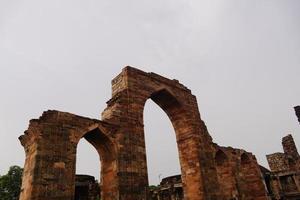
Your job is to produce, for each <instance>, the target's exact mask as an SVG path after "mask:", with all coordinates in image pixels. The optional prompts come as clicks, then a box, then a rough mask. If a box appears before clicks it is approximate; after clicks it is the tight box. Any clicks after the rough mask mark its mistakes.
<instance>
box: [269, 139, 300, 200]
mask: <svg viewBox="0 0 300 200" xmlns="http://www.w3.org/2000/svg"><path fill="white" fill-rule="evenodd" d="M282 146H283V150H284V153H274V154H271V155H267V160H268V163H269V166H270V169H271V172H269V173H268V176H269V178H268V180H267V181H266V184H267V186H268V188H269V190H270V193H271V197H272V199H274V200H280V199H289V200H297V199H300V157H299V154H298V151H297V148H296V145H295V142H294V140H293V137H292V136H291V135H287V136H285V137H283V138H282Z"/></svg>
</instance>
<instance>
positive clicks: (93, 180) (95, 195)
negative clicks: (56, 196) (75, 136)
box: [74, 137, 101, 200]
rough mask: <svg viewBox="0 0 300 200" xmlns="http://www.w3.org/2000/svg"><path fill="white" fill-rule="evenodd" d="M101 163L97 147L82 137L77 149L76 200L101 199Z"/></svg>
mask: <svg viewBox="0 0 300 200" xmlns="http://www.w3.org/2000/svg"><path fill="white" fill-rule="evenodd" d="M100 166H101V161H100V157H99V154H98V152H97V150H96V149H95V147H94V146H93V145H91V144H90V143H89V142H88V141H87V140H86V139H85V137H82V138H81V139H80V141H79V143H78V144H77V148H76V169H75V170H76V176H75V195H74V200H96V199H99V198H100V178H101V177H100V174H101V167H100Z"/></svg>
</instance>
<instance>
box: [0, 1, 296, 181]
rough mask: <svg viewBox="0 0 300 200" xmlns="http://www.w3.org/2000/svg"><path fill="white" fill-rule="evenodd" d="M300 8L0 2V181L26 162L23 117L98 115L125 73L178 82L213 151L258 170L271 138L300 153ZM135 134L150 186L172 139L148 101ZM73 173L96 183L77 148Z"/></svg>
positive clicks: (170, 170)
mask: <svg viewBox="0 0 300 200" xmlns="http://www.w3.org/2000/svg"><path fill="white" fill-rule="evenodd" d="M299 10H300V2H299V1H297V0H294V1H293V0H280V1H279V0H272V1H271V0H248V1H246V0H240V1H233V0H226V1H224V0H219V1H217V0H205V1H203V0H185V1H181V0H164V1H161V0H152V1H148V0H127V1H123V0H98V1H96V0H85V1H79V0H51V1H46V0H42V1H41V0H27V1H24V0H0V91H1V99H0V174H4V173H6V171H7V170H8V167H9V166H11V165H21V166H22V165H23V164H24V156H25V155H24V150H23V148H22V146H21V145H20V143H19V141H18V139H17V138H18V136H19V135H21V134H22V133H23V131H24V130H26V128H27V126H28V121H29V119H31V118H37V117H39V116H40V115H41V113H42V112H43V111H44V110H48V109H57V110H61V111H68V112H72V113H76V114H79V115H84V116H87V117H91V118H99V117H100V113H101V111H102V110H103V109H104V108H105V107H106V104H105V102H106V101H107V100H108V99H109V98H110V97H111V89H110V81H111V79H112V78H113V77H115V76H116V75H117V74H118V73H119V72H120V71H121V69H122V68H123V67H124V66H126V65H131V66H134V67H138V68H140V69H142V70H145V71H153V72H156V73H159V74H161V75H164V76H166V77H169V78H172V79H173V78H176V79H178V80H180V82H181V83H183V84H184V85H186V86H187V87H189V88H190V89H191V90H192V92H193V93H194V94H195V95H196V96H197V98H198V104H199V107H200V112H201V116H202V119H203V120H204V121H205V122H206V124H207V126H208V129H209V131H210V134H211V135H212V137H213V139H214V141H215V142H217V143H219V144H220V145H224V146H233V147H237V148H243V149H246V150H248V151H251V152H253V153H254V154H255V155H256V156H257V159H258V161H259V162H260V163H261V164H263V165H264V166H267V162H266V159H265V154H269V153H272V152H276V151H282V148H281V137H283V136H284V135H286V134H287V133H293V134H294V138H295V141H296V143H298V144H300V126H299V124H298V123H297V120H296V117H295V114H294V111H293V106H295V105H298V104H300V88H299V85H300V84H299V83H300V37H299V35H300V12H299ZM145 132H146V146H147V152H148V158H147V159H148V167H149V169H148V171H149V174H150V175H149V179H150V183H151V184H156V183H157V182H158V181H159V176H160V177H165V176H168V175H173V174H176V173H179V172H180V168H179V163H178V158H177V147H176V143H175V135H174V130H173V129H172V126H171V124H170V121H169V119H168V118H167V116H166V114H165V113H164V112H163V111H162V110H160V108H159V107H158V106H157V105H155V104H154V103H153V102H151V101H150V100H149V101H148V102H147V105H146V107H145ZM92 155H93V156H92ZM77 166H78V170H77V172H78V173H88V174H92V175H95V176H96V177H99V175H98V174H99V172H98V168H99V160H98V157H97V154H96V152H95V150H94V149H93V148H92V147H91V146H90V145H88V144H87V143H86V142H85V141H83V140H82V142H80V145H79V147H78V162H77Z"/></svg>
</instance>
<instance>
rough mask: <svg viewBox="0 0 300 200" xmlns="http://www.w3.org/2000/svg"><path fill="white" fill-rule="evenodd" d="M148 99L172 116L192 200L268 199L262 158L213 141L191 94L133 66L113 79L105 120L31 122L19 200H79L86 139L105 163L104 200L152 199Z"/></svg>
mask: <svg viewBox="0 0 300 200" xmlns="http://www.w3.org/2000/svg"><path fill="white" fill-rule="evenodd" d="M148 99H152V100H153V101H154V102H155V103H156V104H157V105H159V106H160V107H161V108H162V109H163V110H164V111H165V112H166V114H167V115H168V117H169V119H170V120H171V122H172V125H173V127H174V129H175V133H176V140H177V145H178V151H179V159H180V165H181V179H182V191H183V196H184V199H185V200H228V199H243V200H254V199H255V200H265V199H269V196H268V192H267V189H266V185H265V182H264V179H263V174H262V173H261V169H260V166H259V165H258V163H257V161H256V159H255V156H254V155H252V154H251V153H249V152H246V151H244V150H241V149H234V148H231V147H220V146H218V145H217V144H214V143H213V142H212V138H211V136H210V135H209V133H208V131H207V128H206V126H205V124H204V122H203V121H202V120H201V117H200V113H199V110H198V105H197V100H196V97H195V96H194V95H193V94H192V93H191V91H190V90H189V89H188V88H187V87H185V86H184V85H182V84H181V83H179V82H178V81H177V80H170V79H167V78H164V77H162V76H160V75H157V74H155V73H146V72H143V71H141V70H138V69H135V68H132V67H126V68H124V69H123V70H122V72H121V73H120V74H119V75H118V76H117V77H116V78H114V79H113V80H112V98H111V99H110V100H109V101H108V102H107V108H106V109H105V110H104V111H103V113H102V116H101V120H99V119H90V118H86V117H81V116H78V115H74V114H71V113H66V112H60V111H55V110H49V111H46V112H44V113H43V114H42V116H41V117H40V118H39V119H33V120H30V123H29V127H28V129H27V130H26V131H25V134H24V135H22V136H20V138H19V139H20V141H21V143H22V145H23V146H24V148H25V152H26V161H25V167H24V174H23V182H22V191H21V196H20V200H73V199H74V198H75V180H76V179H75V177H76V176H75V166H76V164H75V163H76V148H77V144H78V142H79V141H80V140H81V139H82V138H85V139H86V140H87V141H88V142H89V143H90V144H91V145H93V146H94V147H95V149H96V150H97V152H98V154H99V157H100V159H101V183H100V191H101V199H104V200H146V199H147V200H149V199H151V198H150V192H149V189H148V188H149V187H148V174H147V163H146V153H145V152H146V151H145V141H144V140H145V139H144V121H143V110H144V105H145V102H146V101H147V100H148ZM99 171H100V170H99Z"/></svg>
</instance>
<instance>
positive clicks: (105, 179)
mask: <svg viewBox="0 0 300 200" xmlns="http://www.w3.org/2000/svg"><path fill="white" fill-rule="evenodd" d="M81 140H86V141H87V142H88V143H89V144H91V145H92V146H93V147H94V148H95V150H96V152H97V155H98V156H97V157H95V155H94V154H92V155H85V156H88V157H89V159H88V160H91V159H97V160H98V164H96V165H97V166H90V167H91V168H95V167H98V169H99V170H98V172H99V176H98V177H99V180H96V179H95V178H94V177H93V176H90V175H82V174H81V175H80V174H78V175H77V173H76V176H75V194H74V200H98V199H105V198H107V199H109V196H110V195H113V193H112V191H111V190H114V187H116V185H115V183H114V181H113V180H114V178H115V149H114V145H113V143H112V142H111V141H110V139H109V138H108V137H107V136H106V135H105V134H103V133H102V132H101V130H100V129H99V128H95V129H93V130H91V131H89V132H87V133H85V134H84V135H83V136H82V138H81V139H80V142H81ZM78 144H79V143H77V148H76V151H78ZM77 159H78V152H76V167H77ZM90 164H95V163H94V162H93V163H86V165H90ZM75 171H76V168H75ZM76 172H77V171H76Z"/></svg>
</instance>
